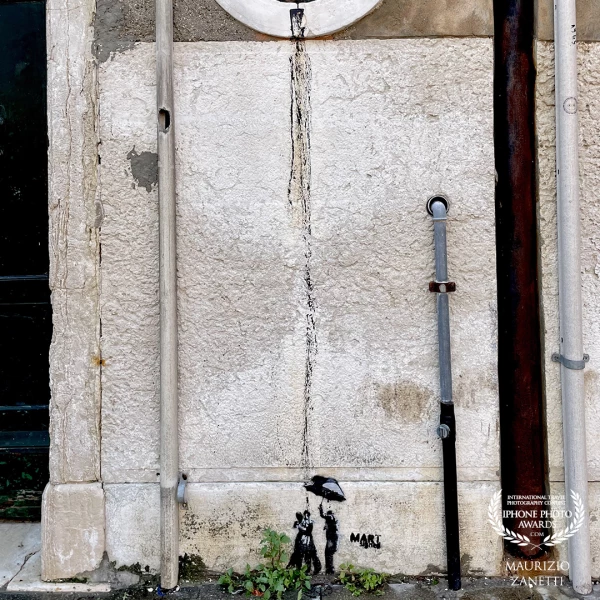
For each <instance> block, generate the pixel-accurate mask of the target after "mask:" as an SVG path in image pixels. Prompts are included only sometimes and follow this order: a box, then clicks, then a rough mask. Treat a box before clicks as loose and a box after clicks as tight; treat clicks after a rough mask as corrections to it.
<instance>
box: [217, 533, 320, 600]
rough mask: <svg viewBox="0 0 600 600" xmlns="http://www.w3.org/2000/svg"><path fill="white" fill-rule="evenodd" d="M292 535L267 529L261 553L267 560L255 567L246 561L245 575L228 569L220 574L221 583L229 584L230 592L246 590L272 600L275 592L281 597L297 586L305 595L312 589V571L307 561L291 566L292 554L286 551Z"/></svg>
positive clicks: (296, 588) (248, 593)
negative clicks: (309, 573) (290, 556)
mask: <svg viewBox="0 0 600 600" xmlns="http://www.w3.org/2000/svg"><path fill="white" fill-rule="evenodd" d="M289 543H290V538H289V537H288V536H287V535H285V534H284V533H277V532H276V531H273V530H272V529H266V530H265V532H264V534H263V538H262V541H261V549H260V553H261V556H262V557H263V558H264V559H266V563H267V564H261V565H258V566H257V567H255V568H254V569H252V568H251V567H250V565H246V571H245V572H244V574H243V575H238V574H236V573H234V572H233V569H228V570H227V571H226V572H225V573H224V574H223V575H221V577H220V578H219V585H220V586H222V587H224V588H226V589H227V591H228V592H229V593H234V592H235V591H237V590H240V589H242V590H244V591H245V592H246V595H247V596H258V597H262V598H263V599H264V600H269V599H270V598H271V597H272V596H275V597H277V599H278V600H281V597H282V596H283V593H284V592H285V591H287V590H297V591H298V600H300V599H301V598H302V592H303V591H304V590H310V575H308V573H307V572H306V571H307V567H306V565H303V566H302V568H301V569H289V568H287V566H285V565H286V562H287V561H288V560H289V555H288V553H287V552H286V551H285V548H286V545H287V544H289Z"/></svg>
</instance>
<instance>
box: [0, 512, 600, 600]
mask: <svg viewBox="0 0 600 600" xmlns="http://www.w3.org/2000/svg"><path fill="white" fill-rule="evenodd" d="M40 545H41V544H40V524H39V523H3V522H0V600H79V599H80V598H81V599H84V598H85V599H91V598H99V599H102V600H153V599H160V598H161V597H162V599H163V600H242V599H243V598H245V596H235V598H233V597H232V596H231V595H230V594H228V593H226V592H224V591H223V590H221V588H219V586H217V585H216V584H215V583H214V581H211V580H208V581H204V582H202V583H199V584H192V583H190V584H184V585H183V586H182V588H181V589H180V590H179V591H177V592H175V593H171V594H168V595H166V596H164V595H161V592H160V590H157V589H156V587H155V584H154V583H153V582H152V579H149V580H148V581H146V582H145V583H142V584H137V585H130V586H129V587H125V586H127V585H129V584H131V583H133V582H134V581H137V580H138V577H137V576H135V575H133V574H130V573H127V572H114V569H113V570H112V571H111V569H110V568H109V567H108V561H106V563H107V564H106V565H104V567H105V568H104V569H102V568H101V569H99V570H98V572H95V573H94V574H93V575H92V576H91V577H90V578H89V580H88V581H86V582H78V581H64V582H62V583H45V582H42V581H41V575H40V573H41V565H40ZM94 578H95V579H96V581H94ZM128 578H130V579H128ZM98 579H101V580H103V581H106V580H109V581H111V583H110V584H107V583H102V582H101V581H98ZM333 583H334V580H333V578H328V577H326V576H319V577H316V578H313V584H314V585H313V590H312V593H311V594H306V595H305V596H304V598H303V600H354V598H353V596H352V595H351V594H350V593H349V592H348V591H347V590H345V589H344V588H343V587H341V586H339V585H331V584H333ZM445 583H446V582H445V581H444V580H443V579H439V580H438V579H437V578H435V577H422V578H419V579H418V580H412V581H407V582H405V583H393V584H390V585H389V586H387V588H386V590H385V594H384V596H383V597H381V596H380V597H379V598H382V600H459V599H460V600H570V599H573V598H581V596H578V595H577V594H575V593H574V592H573V590H572V588H570V587H569V586H568V585H560V586H556V585H539V586H537V585H536V586H534V587H527V586H518V585H514V584H513V582H512V581H511V580H510V579H489V578H478V579H474V578H469V579H467V580H465V581H463V584H464V585H463V589H462V590H460V591H458V592H452V591H449V590H448V589H447V587H446V585H445ZM544 583H546V584H547V583H548V582H547V581H545V582H544ZM557 583H560V582H557ZM111 585H112V588H113V590H112V591H111ZM114 586H121V587H122V588H123V589H120V590H115V589H114ZM361 598H362V599H363V600H376V598H378V597H376V596H368V595H365V596H362V597H361ZM586 598H590V599H592V598H593V599H598V600H600V585H595V586H594V592H593V593H592V594H591V595H590V596H586ZM252 600H256V598H253V599H252ZM284 600H297V595H296V594H286V596H285V598H284Z"/></svg>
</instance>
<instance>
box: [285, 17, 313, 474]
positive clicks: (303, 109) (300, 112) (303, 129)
mask: <svg viewBox="0 0 600 600" xmlns="http://www.w3.org/2000/svg"><path fill="white" fill-rule="evenodd" d="M290 20H291V31H292V43H293V49H294V51H293V53H292V56H291V57H290V84H291V85H290V92H291V114H290V131H291V138H292V164H291V170H290V181H289V186H288V200H289V203H290V206H291V208H292V211H293V213H294V215H295V216H296V217H297V221H298V222H299V223H300V225H301V230H302V242H303V246H304V265H303V288H304V303H305V304H304V306H305V315H306V317H305V318H306V358H305V367H304V415H303V417H304V427H303V432H302V467H303V469H305V470H306V473H305V475H306V476H308V469H309V468H310V466H311V460H310V452H309V439H310V436H309V426H310V412H311V411H312V408H313V407H312V377H313V367H314V362H315V357H316V354H317V332H316V324H315V321H316V318H315V317H316V301H315V292H314V286H313V281H312V275H311V259H312V247H311V236H312V231H311V202H310V192H311V190H310V184H311V162H310V91H311V79H312V72H311V65H310V58H309V56H308V54H307V53H306V42H305V40H304V10H302V9H292V10H290Z"/></svg>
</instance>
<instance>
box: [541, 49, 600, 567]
mask: <svg viewBox="0 0 600 600" xmlns="http://www.w3.org/2000/svg"><path fill="white" fill-rule="evenodd" d="M578 51H579V122H580V146H579V158H580V185H581V207H582V210H581V225H582V230H581V233H582V256H581V263H582V264H581V274H582V285H583V304H584V306H583V323H584V327H583V336H584V338H583V339H584V352H586V353H588V354H589V355H590V362H589V363H588V364H587V366H586V369H585V394H586V421H587V451H588V473H589V479H590V481H591V482H593V483H592V485H590V510H591V513H592V518H591V521H592V522H591V528H592V535H591V537H592V554H593V563H592V564H593V575H594V577H599V576H600V537H599V536H598V535H594V531H595V530H596V529H597V528H596V526H595V522H596V520H597V516H598V515H597V513H598V503H599V501H600V495H599V494H600V489H599V486H598V484H599V482H600V439H599V438H598V435H597V434H596V432H595V423H597V421H598V418H599V417H600V380H599V376H600V362H599V357H600V315H599V313H598V294H599V293H600V168H599V167H600V98H599V97H598V86H599V85H600V44H598V43H581V42H580V43H579V44H578ZM537 68H538V91H537V111H536V112H537V114H536V117H537V130H538V143H539V154H538V160H539V181H540V190H539V194H540V208H539V210H540V257H541V264H540V268H541V272H542V310H543V320H544V321H543V324H544V329H543V331H544V359H545V371H546V373H545V380H546V406H547V409H546V410H547V427H548V455H549V466H550V480H551V482H564V468H563V445H562V405H561V395H560V370H559V368H558V366H557V365H556V364H555V363H553V362H551V359H550V357H551V355H552V353H553V352H556V351H557V350H558V340H559V330H558V264H557V240H556V180H555V150H554V145H555V121H554V119H555V114H554V47H553V45H552V44H551V43H548V42H543V43H542V42H538V44H537Z"/></svg>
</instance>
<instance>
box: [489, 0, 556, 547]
mask: <svg viewBox="0 0 600 600" xmlns="http://www.w3.org/2000/svg"><path fill="white" fill-rule="evenodd" d="M533 44H534V0H494V145H495V157H496V172H497V184H496V250H497V251H496V256H497V263H496V266H497V286H498V379H499V392H500V449H501V462H500V464H501V477H502V488H503V497H504V501H505V508H506V497H507V495H530V494H535V495H541V494H544V493H546V489H547V488H546V480H545V478H546V468H545V466H546V465H545V463H546V452H545V428H544V412H543V396H542V362H541V355H542V350H541V341H540V339H541V338H540V316H539V300H538V252H537V212H536V201H537V189H536V165H535V129H534V120H535V112H534V111H535V76H536V74H535V62H534V55H533ZM525 521H527V519H525ZM529 521H531V520H530V519H529ZM505 525H506V526H507V527H508V528H509V529H511V530H513V531H517V532H519V533H521V534H524V535H526V536H527V537H529V538H530V539H532V540H538V539H540V535H541V536H542V537H543V536H544V535H545V533H547V532H545V531H544V530H543V528H541V527H538V526H537V525H534V526H531V525H530V524H529V523H526V522H524V520H523V519H519V518H515V519H513V520H507V521H506V522H505ZM505 548H506V551H507V552H510V553H517V554H518V555H521V556H524V557H525V558H534V557H537V556H539V555H540V554H541V552H540V550H539V549H537V548H535V547H534V546H528V547H522V548H519V547H517V546H516V545H515V544H507V545H506V546H505Z"/></svg>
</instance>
